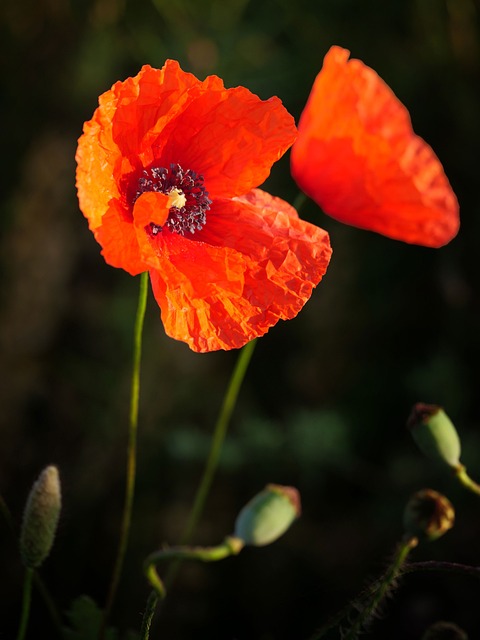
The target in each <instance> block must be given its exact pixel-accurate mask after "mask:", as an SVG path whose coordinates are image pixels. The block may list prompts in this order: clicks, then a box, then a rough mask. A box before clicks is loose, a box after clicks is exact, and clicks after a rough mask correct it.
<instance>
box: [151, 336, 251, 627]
mask: <svg viewBox="0 0 480 640" xmlns="http://www.w3.org/2000/svg"><path fill="white" fill-rule="evenodd" d="M255 344H256V340H252V341H251V342H248V343H247V344H246V345H245V346H244V347H243V348H242V350H241V351H240V355H239V357H238V359H237V362H236V364H235V368H234V370H233V372H232V376H231V378H230V382H229V384H228V387H227V390H226V392H225V396H224V398H223V403H222V407H221V409H220V413H219V415H218V418H217V422H216V424H215V429H214V432H213V438H212V444H211V446H210V452H209V454H208V458H207V462H206V463H205V469H204V471H203V476H202V479H201V482H200V486H199V487H198V489H197V493H196V495H195V499H194V502H193V507H192V510H191V512H190V517H189V519H188V522H187V525H186V527H185V531H184V533H183V536H182V538H181V540H180V544H181V545H186V544H188V543H189V541H190V539H191V537H192V535H193V532H194V530H195V527H196V526H197V522H198V520H199V518H200V515H201V514H202V511H203V508H204V506H205V502H206V499H207V496H208V492H209V490H210V487H211V484H212V480H213V476H214V474H215V471H216V469H217V466H218V461H219V459H220V453H221V450H222V445H223V441H224V440H225V435H226V433H227V428H228V424H229V422H230V418H231V415H232V412H233V410H234V408H235V405H236V402H237V398H238V394H239V391H240V388H241V386H242V382H243V380H244V378H245V374H246V372H247V368H248V365H249V363H250V360H251V359H252V355H253V351H254V349H255ZM169 553H171V550H170V551H169ZM162 557H164V556H162ZM170 557H174V556H170ZM175 557H176V560H177V561H176V562H175V563H173V564H172V565H171V566H170V568H169V571H168V572H167V576H166V578H165V585H166V586H165V585H164V583H163V581H162V580H160V577H159V576H158V574H157V572H156V569H155V567H154V565H153V564H147V565H146V570H145V571H146V575H147V578H148V579H149V581H150V583H151V584H152V585H155V589H156V591H157V594H158V595H159V596H160V599H163V598H165V596H166V593H167V591H166V590H167V588H170V587H171V586H172V584H173V581H174V580H175V576H176V575H177V571H178V569H179V567H180V564H181V561H182V559H184V558H185V557H186V556H184V555H182V554H176V556H175ZM190 557H191V556H190ZM147 561H148V559H147ZM157 602H158V600H157ZM157 602H155V605H154V606H156V605H157ZM152 617H153V612H152ZM150 623H151V621H150Z"/></svg>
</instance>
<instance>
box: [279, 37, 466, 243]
mask: <svg viewBox="0 0 480 640" xmlns="http://www.w3.org/2000/svg"><path fill="white" fill-rule="evenodd" d="M349 54H350V52H349V51H347V50H346V49H342V48H340V47H332V48H331V49H330V50H329V52H328V53H327V55H326V56H325V60H324V64H323V68H322V70H321V71H320V73H319V74H318V76H317V78H316V80H315V82H314V85H313V88H312V91H311V94H310V97H309V99H308V102H307V104H306V106H305V109H304V111H303V113H302V116H301V118H300V122H299V125H298V130H299V133H298V138H297V141H296V142H295V144H294V145H293V148H292V154H291V168H292V175H293V177H294V179H295V181H296V182H297V184H298V186H299V187H300V188H301V189H302V190H303V191H304V192H305V193H306V194H307V195H308V196H309V197H311V198H312V200H314V201H315V202H316V203H317V204H319V205H320V207H321V208H322V209H323V210H324V211H325V213H328V214H329V215H331V216H332V217H334V218H336V219H337V220H340V221H341V222H345V223H347V224H351V225H353V226H355V227H360V228H363V229H369V230H371V231H376V232H378V233H381V234H383V235H385V236H388V237H390V238H394V239H396V240H403V241H404V242H409V243H412V244H420V245H424V246H429V247H440V246H442V245H444V244H446V243H447V242H449V241H450V240H451V239H452V238H454V237H455V235H456V234H457V232H458V228H459V213H458V202H457V199H456V197H455V195H454V193H453V191H452V189H451V187H450V184H449V182H448V180H447V178H446V176H445V173H444V171H443V168H442V165H441V164H440V161H439V160H438V158H437V156H436V155H435V154H434V152H433V151H432V149H431V148H430V147H429V146H428V145H427V144H426V143H425V142H424V141H423V140H422V139H421V138H420V137H419V136H417V135H415V133H414V132H413V130H412V125H411V121H410V116H409V114H408V111H407V109H406V108H405V107H404V106H403V104H402V103H401V102H400V101H399V100H398V99H397V97H396V96H395V95H394V93H393V92H392V91H391V89H390V88H389V87H388V86H387V85H386V84H385V83H384V82H383V80H381V79H380V78H379V77H378V75H377V74H376V73H375V71H373V70H372V69H370V68H369V67H367V66H365V65H364V64H363V63H362V62H361V61H360V60H349V59H348V58H349Z"/></svg>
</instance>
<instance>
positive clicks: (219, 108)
mask: <svg viewBox="0 0 480 640" xmlns="http://www.w3.org/2000/svg"><path fill="white" fill-rule="evenodd" d="M296 135H297V130H296V127H295V121H294V119H293V117H292V116H291V115H290V114H289V113H288V111H287V110H286V109H285V108H284V106H283V105H282V103H281V101H280V100H279V99H278V98H275V97H273V98H270V99H269V100H260V98H258V97H257V96H256V95H254V94H253V93H251V92H250V91H248V90H247V89H244V88H243V87H237V88H235V89H223V90H216V91H212V90H209V91H205V92H203V93H201V95H199V96H198V97H196V98H194V99H192V101H191V102H190V104H189V105H188V106H187V107H186V108H185V109H184V110H183V111H182V112H181V113H180V114H179V115H178V116H177V117H176V118H175V120H174V121H172V123H171V125H170V131H169V135H168V142H167V143H166V145H165V147H164V149H163V152H162V157H163V164H164V165H165V166H168V165H169V164H170V163H176V162H178V163H179V164H181V165H182V167H184V168H189V169H193V170H194V171H196V172H197V173H199V174H201V175H203V176H204V178H205V186H206V188H207V190H208V193H209V195H210V197H211V198H220V197H233V196H239V195H242V194H244V193H247V192H248V191H250V190H251V189H252V188H254V187H258V185H260V184H262V183H263V182H264V181H265V180H266V179H267V177H268V176H269V174H270V169H271V166H272V164H273V163H274V162H276V161H277V160H278V159H279V158H280V157H281V156H282V155H283V154H284V153H285V151H286V150H287V149H289V148H290V146H291V145H292V143H293V141H294V140H295V137H296Z"/></svg>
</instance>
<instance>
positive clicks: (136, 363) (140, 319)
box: [99, 272, 148, 638]
mask: <svg viewBox="0 0 480 640" xmlns="http://www.w3.org/2000/svg"><path fill="white" fill-rule="evenodd" d="M147 292H148V273H147V272H145V273H142V274H141V276H140V292H139V296H138V306H137V316H136V319H135V328H134V334H133V365H132V382H131V392H130V416H129V430H128V444H127V469H126V481H125V502H124V506H123V514H122V522H121V526H120V539H119V544H118V549H117V556H116V559H115V564H114V567H113V572H112V577H111V580H110V587H109V591H108V596H107V601H106V604H105V610H104V612H103V617H102V625H101V628H100V636H99V637H100V638H104V637H105V630H106V624H107V620H108V617H109V615H110V611H111V609H112V605H113V602H114V600H115V596H116V593H117V589H118V584H119V582H120V575H121V572H122V568H123V562H124V559H125V553H126V550H127V544H128V537H129V533H130V525H131V521H132V509H133V498H134V494H135V476H136V466H137V430H138V405H139V397H140V363H141V357H142V335H143V323H144V319H145V310H146V307H147Z"/></svg>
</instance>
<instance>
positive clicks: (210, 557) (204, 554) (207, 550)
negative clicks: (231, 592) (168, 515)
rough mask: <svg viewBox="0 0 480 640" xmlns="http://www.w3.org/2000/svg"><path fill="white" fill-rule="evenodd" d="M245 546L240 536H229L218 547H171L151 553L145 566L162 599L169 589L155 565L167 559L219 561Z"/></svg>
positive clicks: (237, 552)
mask: <svg viewBox="0 0 480 640" xmlns="http://www.w3.org/2000/svg"><path fill="white" fill-rule="evenodd" d="M244 546H245V543H244V542H243V540H241V539H240V538H236V537H232V536H227V537H226V538H225V540H224V541H223V542H222V543H221V544H219V545H217V546H216V547H187V546H180V547H170V548H167V549H162V550H160V551H155V552H154V553H151V554H150V555H149V556H148V557H147V559H146V560H145V564H144V568H145V575H146V576H147V578H148V580H149V582H150V584H151V586H152V587H153V589H154V590H155V591H156V592H157V595H158V597H159V598H160V599H162V600H163V598H165V596H166V594H167V591H166V589H165V586H164V584H163V581H162V580H161V579H160V576H159V575H158V573H157V571H156V568H155V565H156V564H157V563H158V562H161V561H165V560H200V561H201V562H218V560H223V559H224V558H228V557H229V556H233V555H237V554H239V553H240V551H241V550H242V549H243V547H244Z"/></svg>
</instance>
